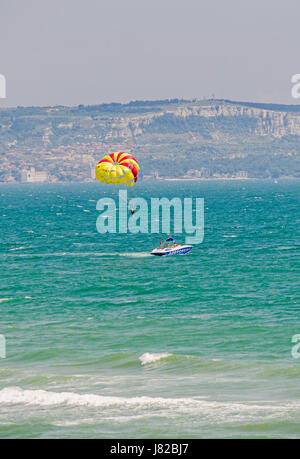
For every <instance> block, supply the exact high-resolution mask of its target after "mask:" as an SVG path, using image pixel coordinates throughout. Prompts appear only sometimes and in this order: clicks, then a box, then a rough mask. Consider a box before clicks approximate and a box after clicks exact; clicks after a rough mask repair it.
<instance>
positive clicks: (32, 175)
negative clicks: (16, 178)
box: [21, 167, 49, 183]
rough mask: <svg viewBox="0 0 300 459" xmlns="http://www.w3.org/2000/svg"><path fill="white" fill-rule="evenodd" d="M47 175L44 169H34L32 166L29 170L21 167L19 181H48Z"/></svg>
mask: <svg viewBox="0 0 300 459" xmlns="http://www.w3.org/2000/svg"><path fill="white" fill-rule="evenodd" d="M48 180H49V177H48V173H47V172H46V171H36V170H35V168H34V167H31V168H30V169H29V170H27V169H23V171H22V176H21V181H22V182H30V183H41V182H48Z"/></svg>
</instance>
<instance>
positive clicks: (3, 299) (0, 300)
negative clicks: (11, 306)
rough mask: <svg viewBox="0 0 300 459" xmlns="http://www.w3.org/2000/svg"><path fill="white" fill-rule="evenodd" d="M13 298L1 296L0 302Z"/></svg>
mask: <svg viewBox="0 0 300 459" xmlns="http://www.w3.org/2000/svg"><path fill="white" fill-rule="evenodd" d="M10 299H11V298H0V303H2V302H3V301H9V300H10Z"/></svg>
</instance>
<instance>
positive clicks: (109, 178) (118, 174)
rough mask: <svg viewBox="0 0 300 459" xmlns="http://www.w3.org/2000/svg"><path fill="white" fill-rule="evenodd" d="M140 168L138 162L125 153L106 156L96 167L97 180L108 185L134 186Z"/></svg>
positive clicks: (119, 152)
mask: <svg viewBox="0 0 300 459" xmlns="http://www.w3.org/2000/svg"><path fill="white" fill-rule="evenodd" d="M139 170H140V167H139V165H138V162H137V160H136V159H135V158H134V157H133V156H131V155H129V154H127V153H124V152H123V151H118V152H116V153H111V154H110V155H107V156H104V157H103V158H102V159H101V161H99V163H98V164H97V165H96V178H97V179H98V180H99V181H100V182H102V183H107V184H113V185H118V184H121V183H123V184H126V185H127V186H133V185H134V184H135V183H136V181H137V177H138V171H139Z"/></svg>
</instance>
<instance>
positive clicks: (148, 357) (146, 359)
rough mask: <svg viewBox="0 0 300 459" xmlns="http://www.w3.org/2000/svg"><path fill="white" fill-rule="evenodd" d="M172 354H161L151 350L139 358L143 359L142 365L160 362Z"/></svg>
mask: <svg viewBox="0 0 300 459" xmlns="http://www.w3.org/2000/svg"><path fill="white" fill-rule="evenodd" d="M171 355H172V354H169V353H168V352H162V353H160V354H151V353H150V352H145V354H143V355H141V356H140V357H139V360H140V361H141V363H142V365H147V364H148V363H153V362H158V361H159V360H161V359H166V358H167V357H170V356H171Z"/></svg>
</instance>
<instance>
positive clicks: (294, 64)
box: [0, 0, 300, 107]
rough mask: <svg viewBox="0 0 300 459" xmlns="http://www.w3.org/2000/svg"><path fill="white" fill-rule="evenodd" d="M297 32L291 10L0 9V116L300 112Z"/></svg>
mask: <svg viewBox="0 0 300 459" xmlns="http://www.w3.org/2000/svg"><path fill="white" fill-rule="evenodd" d="M299 24H300V1H299V0H147V1H146V0H0V74H3V75H5V77H6V83H7V99H0V107H4V106H15V105H55V104H63V105H77V104H98V103H102V102H111V101H115V102H126V101H130V100H136V99H165V98H174V97H179V98H181V97H183V98H188V99H190V98H202V97H203V96H206V97H209V96H211V95H212V94H215V97H217V98H226V99H233V100H247V101H266V102H274V103H276V102H280V103H299V102H300V101H299V99H298V100H294V99H292V97H291V86H292V84H291V81H290V80H291V76H292V75H293V74H295V73H300V58H299V56H300V46H299V44H300V39H299V29H300V27H299Z"/></svg>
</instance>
